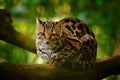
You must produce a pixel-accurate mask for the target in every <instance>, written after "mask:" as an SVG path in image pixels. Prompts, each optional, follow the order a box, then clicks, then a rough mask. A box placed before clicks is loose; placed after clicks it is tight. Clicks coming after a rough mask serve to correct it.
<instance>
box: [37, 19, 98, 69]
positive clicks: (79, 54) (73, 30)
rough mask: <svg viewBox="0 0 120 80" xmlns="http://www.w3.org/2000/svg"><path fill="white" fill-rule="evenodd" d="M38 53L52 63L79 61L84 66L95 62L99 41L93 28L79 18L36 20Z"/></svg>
mask: <svg viewBox="0 0 120 80" xmlns="http://www.w3.org/2000/svg"><path fill="white" fill-rule="evenodd" d="M36 22H37V24H36V27H37V28H36V48H37V54H38V55H39V56H41V57H42V58H44V59H47V60H48V63H49V64H51V65H58V64H59V63H63V62H67V61H70V62H77V63H80V65H81V66H82V67H83V66H84V67H85V66H88V64H94V63H95V60H96V51H97V43H96V39H95V35H94V33H93V32H92V30H91V29H89V27H88V26H87V25H86V24H85V23H84V22H83V21H81V20H79V19H77V18H72V17H68V18H64V19H62V20H60V21H58V22H51V21H46V22H44V21H41V20H39V19H37V20H36Z"/></svg>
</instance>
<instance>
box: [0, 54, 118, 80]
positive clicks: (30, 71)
mask: <svg viewBox="0 0 120 80" xmlns="http://www.w3.org/2000/svg"><path fill="white" fill-rule="evenodd" d="M116 74H120V56H117V57H113V58H111V59H108V60H106V61H103V62H98V63H96V65H95V66H94V67H93V69H91V70H88V71H84V72H79V71H78V72H74V71H70V70H67V69H62V68H54V67H52V66H49V65H40V64H9V63H1V64H0V78H1V80H101V79H103V78H105V77H107V76H110V75H116Z"/></svg>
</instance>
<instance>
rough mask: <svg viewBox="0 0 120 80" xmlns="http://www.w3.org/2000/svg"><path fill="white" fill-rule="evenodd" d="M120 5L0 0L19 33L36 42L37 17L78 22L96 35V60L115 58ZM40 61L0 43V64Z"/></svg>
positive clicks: (91, 0)
mask: <svg viewBox="0 0 120 80" xmlns="http://www.w3.org/2000/svg"><path fill="white" fill-rule="evenodd" d="M119 3H120V0H0V9H7V10H8V11H9V12H10V13H11V16H12V19H13V23H12V25H13V26H14V28H15V29H16V30H17V31H18V32H21V33H23V34H25V35H27V36H30V37H32V38H35V19H36V17H40V18H41V19H47V20H59V19H62V18H63V17H66V16H73V17H76V18H79V19H81V20H83V21H84V22H85V23H87V24H88V25H89V27H90V28H91V29H92V30H93V32H94V33H95V35H96V39H97V42H98V51H97V54H98V55H97V57H98V58H106V57H108V56H112V53H113V50H114V45H115V41H116V39H117V37H118V36H120V5H119ZM11 35H12V34H11ZM31 46H32V45H31ZM41 61H42V60H41V59H40V58H38V56H36V55H35V54H32V53H31V52H28V51H26V50H23V49H21V48H19V47H16V46H14V45H11V44H8V43H6V42H4V41H2V40H0V62H9V63H41ZM111 80H112V78H111ZM114 80H117V78H116V79H115V78H114Z"/></svg>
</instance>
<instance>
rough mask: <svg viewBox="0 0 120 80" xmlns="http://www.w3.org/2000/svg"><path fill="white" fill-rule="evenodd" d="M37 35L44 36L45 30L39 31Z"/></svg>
mask: <svg viewBox="0 0 120 80" xmlns="http://www.w3.org/2000/svg"><path fill="white" fill-rule="evenodd" d="M37 35H41V36H44V35H45V34H44V33H43V32H39V33H38V34H37Z"/></svg>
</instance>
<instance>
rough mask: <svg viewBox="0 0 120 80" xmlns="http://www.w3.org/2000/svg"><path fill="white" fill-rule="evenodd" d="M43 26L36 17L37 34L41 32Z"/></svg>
mask: <svg viewBox="0 0 120 80" xmlns="http://www.w3.org/2000/svg"><path fill="white" fill-rule="evenodd" d="M43 29H44V28H43V25H42V21H41V20H39V19H38V17H36V30H37V31H38V32H41V31H43Z"/></svg>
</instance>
